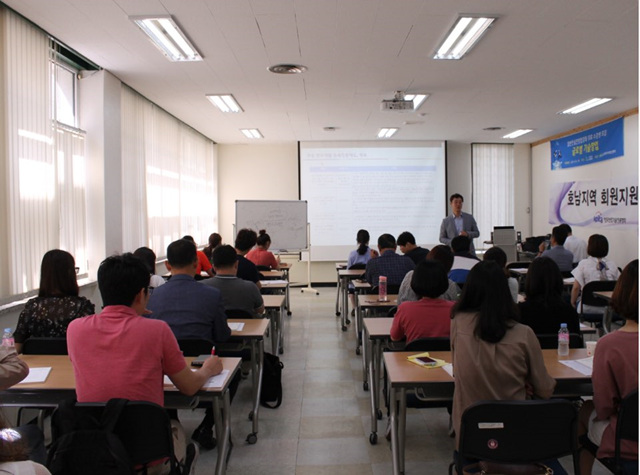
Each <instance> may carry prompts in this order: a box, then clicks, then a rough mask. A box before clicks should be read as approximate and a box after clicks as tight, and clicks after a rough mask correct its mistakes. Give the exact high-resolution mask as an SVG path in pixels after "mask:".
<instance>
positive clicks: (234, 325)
mask: <svg viewBox="0 0 640 475" xmlns="http://www.w3.org/2000/svg"><path fill="white" fill-rule="evenodd" d="M229 328H231V330H232V331H236V332H241V331H242V329H243V328H244V322H229Z"/></svg>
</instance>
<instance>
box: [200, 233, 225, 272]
mask: <svg viewBox="0 0 640 475" xmlns="http://www.w3.org/2000/svg"><path fill="white" fill-rule="evenodd" d="M221 244H222V236H220V235H219V234H218V233H211V234H209V244H207V245H206V246H205V247H204V249H203V250H202V252H203V253H204V255H205V256H207V259H209V262H211V264H212V265H213V251H214V250H215V248H216V247H218V246H219V245H221Z"/></svg>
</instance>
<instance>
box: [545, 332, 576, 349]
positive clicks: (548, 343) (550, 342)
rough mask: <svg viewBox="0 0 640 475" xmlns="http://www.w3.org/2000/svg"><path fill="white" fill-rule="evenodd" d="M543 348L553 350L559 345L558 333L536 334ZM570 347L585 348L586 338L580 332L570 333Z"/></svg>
mask: <svg viewBox="0 0 640 475" xmlns="http://www.w3.org/2000/svg"><path fill="white" fill-rule="evenodd" d="M536 337H537V338H538V341H539V342H540V348H542V349H543V350H552V349H554V348H557V347H558V334H557V333H540V334H536ZM569 348H584V338H583V337H582V334H580V333H569Z"/></svg>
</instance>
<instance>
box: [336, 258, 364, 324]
mask: <svg viewBox="0 0 640 475" xmlns="http://www.w3.org/2000/svg"><path fill="white" fill-rule="evenodd" d="M364 272H365V271H364V269H351V270H349V269H340V270H338V279H339V280H340V284H339V286H338V287H339V289H340V292H341V293H342V307H341V310H340V312H336V315H338V316H340V315H341V316H342V331H343V332H346V331H347V324H349V323H351V322H350V321H349V281H351V280H353V279H359V278H360V277H362V276H363V275H364Z"/></svg>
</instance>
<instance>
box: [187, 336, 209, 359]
mask: <svg viewBox="0 0 640 475" xmlns="http://www.w3.org/2000/svg"><path fill="white" fill-rule="evenodd" d="M178 346H179V347H180V349H181V350H182V354H183V355H184V356H200V355H208V354H210V353H211V347H212V346H213V344H212V343H211V342H210V341H207V340H200V339H198V338H178Z"/></svg>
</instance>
